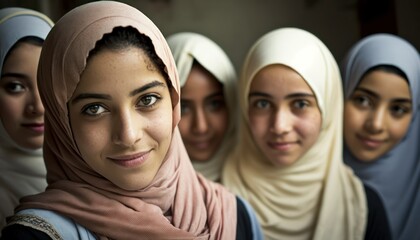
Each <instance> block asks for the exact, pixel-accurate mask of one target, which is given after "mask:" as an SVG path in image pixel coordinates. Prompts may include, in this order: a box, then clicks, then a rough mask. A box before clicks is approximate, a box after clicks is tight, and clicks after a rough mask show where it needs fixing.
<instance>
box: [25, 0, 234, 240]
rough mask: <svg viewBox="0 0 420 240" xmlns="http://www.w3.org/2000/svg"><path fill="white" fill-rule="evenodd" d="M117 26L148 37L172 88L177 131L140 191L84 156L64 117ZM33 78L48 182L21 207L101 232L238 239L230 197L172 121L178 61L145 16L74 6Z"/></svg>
mask: <svg viewBox="0 0 420 240" xmlns="http://www.w3.org/2000/svg"><path fill="white" fill-rule="evenodd" d="M117 26H123V27H124V26H131V27H134V28H136V29H137V30H138V31H139V32H140V33H142V34H145V35H146V36H148V37H149V38H150V39H151V40H152V43H153V45H154V49H155V51H156V53H157V55H158V56H159V57H160V58H161V59H162V61H163V62H164V64H165V66H166V68H167V72H168V75H169V78H170V81H171V84H172V86H170V88H173V89H172V90H173V91H171V94H172V96H171V97H172V101H173V102H172V104H173V113H172V114H173V129H174V130H173V138H172V142H171V145H170V148H169V150H168V153H167V155H166V157H165V159H164V161H163V163H162V166H161V168H160V169H159V171H158V173H157V174H156V176H155V178H154V179H153V181H152V182H151V183H150V185H149V186H147V187H145V188H144V189H139V190H137V191H126V190H123V189H121V188H118V187H117V186H116V185H114V184H112V183H111V182H110V181H108V180H107V179H106V178H104V177H103V176H101V175H99V174H98V173H97V172H95V170H94V169H92V168H90V167H89V166H88V165H87V164H86V163H85V161H84V160H83V159H82V158H81V155H80V153H79V152H78V150H77V147H76V143H75V142H74V138H73V136H72V131H71V128H70V123H69V118H68V109H67V102H68V101H69V99H70V98H71V97H72V94H73V92H74V90H75V88H76V86H77V84H78V82H79V81H80V75H81V73H82V71H83V70H84V68H85V66H86V59H87V57H88V54H89V51H90V50H91V49H93V48H94V47H95V43H96V42H97V41H98V40H100V39H101V38H102V37H103V35H104V34H105V33H110V32H111V31H112V30H113V28H114V27H117ZM38 79H39V80H40V81H39V85H40V86H39V87H40V91H41V96H42V100H43V102H44V105H45V110H46V111H45V112H46V116H45V117H46V119H45V124H46V129H47V131H46V132H45V145H44V154H45V155H44V158H45V161H46V166H47V171H48V188H47V190H46V191H45V192H44V193H41V194H38V195H35V196H31V197H27V198H25V199H23V200H22V204H21V205H20V207H19V208H18V210H21V209H26V208H41V209H47V210H53V211H56V212H58V213H60V214H62V215H64V216H67V217H70V218H72V219H73V220H75V221H76V222H77V223H79V224H81V225H82V226H84V227H86V228H87V229H89V230H90V231H92V232H94V233H96V234H97V235H99V236H101V238H110V239H139V238H142V239H233V238H235V233H236V200H235V197H234V195H233V194H231V193H229V192H227V191H226V190H225V189H224V188H222V187H221V186H220V185H218V184H214V183H211V182H208V181H206V180H205V179H204V178H203V177H201V176H197V175H196V174H195V172H194V169H193V167H192V165H191V163H190V160H189V158H188V155H187V153H186V150H185V147H184V145H183V143H182V140H181V137H180V134H179V131H178V128H177V126H176V125H177V124H178V121H179V119H180V107H179V81H178V76H177V72H176V67H175V63H174V60H173V58H172V55H171V51H170V49H169V47H168V45H167V43H166V41H165V38H164V37H163V35H162V34H161V32H160V31H159V29H158V28H157V27H156V26H155V25H154V24H153V22H152V21H151V20H149V19H148V18H147V17H146V16H145V15H143V14H142V13H141V12H140V11H138V10H137V9H135V8H133V7H130V6H128V5H126V4H123V3H118V2H113V1H99V2H92V3H88V4H85V5H82V6H80V7H77V8H75V9H73V10H72V11H70V12H69V13H67V14H66V15H65V16H64V17H62V18H61V19H60V20H59V21H58V22H57V24H56V25H55V27H54V28H53V29H52V31H51V33H50V34H49V35H48V37H47V39H46V41H45V45H44V48H43V51H42V53H41V60H40V66H39V71H38ZM232 226H234V227H232Z"/></svg>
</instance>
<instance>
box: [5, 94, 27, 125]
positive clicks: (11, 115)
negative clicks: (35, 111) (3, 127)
mask: <svg viewBox="0 0 420 240" xmlns="http://www.w3.org/2000/svg"><path fill="white" fill-rule="evenodd" d="M0 106H1V107H0V118H1V119H2V121H6V119H9V120H10V121H11V122H14V121H15V119H17V118H18V116H19V115H21V114H23V112H24V108H25V100H24V99H23V98H22V97H20V98H17V97H10V96H0Z"/></svg>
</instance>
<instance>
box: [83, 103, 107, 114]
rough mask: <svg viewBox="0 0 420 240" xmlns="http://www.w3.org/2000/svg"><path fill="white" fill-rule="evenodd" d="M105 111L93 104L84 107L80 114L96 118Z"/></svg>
mask: <svg viewBox="0 0 420 240" xmlns="http://www.w3.org/2000/svg"><path fill="white" fill-rule="evenodd" d="M105 111H106V109H105V108H104V107H102V106H101V105H99V104H93V105H88V106H86V107H84V108H83V110H82V113H83V114H86V115H89V116H97V115H99V114H101V113H103V112H105Z"/></svg>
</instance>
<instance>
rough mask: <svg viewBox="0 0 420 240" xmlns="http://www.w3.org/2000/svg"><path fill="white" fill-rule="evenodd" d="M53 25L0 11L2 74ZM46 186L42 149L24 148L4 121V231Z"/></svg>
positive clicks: (24, 12) (0, 149)
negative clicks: (26, 42) (19, 46)
mask: <svg viewBox="0 0 420 240" xmlns="http://www.w3.org/2000/svg"><path fill="white" fill-rule="evenodd" d="M52 25H53V23H52V21H51V20H50V19H49V18H48V17H47V16H45V15H44V14H42V13H39V12H36V11H33V10H30V9H25V8H3V9H0V36H1V37H0V72H2V68H3V64H4V61H5V59H6V56H7V54H8V53H9V51H10V50H11V49H12V47H13V46H14V45H15V44H16V43H17V42H18V41H19V40H20V39H22V38H24V37H29V36H33V37H38V38H40V39H42V40H44V39H45V38H46V36H47V34H48V32H49V31H50V30H51V27H52ZM0 120H1V119H0ZM46 186H47V181H46V169H45V164H44V159H43V157H42V149H41V148H40V149H36V150H31V149H25V148H22V147H20V146H19V145H18V144H16V143H15V142H14V141H13V140H12V139H11V138H10V136H9V134H8V133H7V131H6V129H5V128H4V126H3V122H2V121H0V202H1V209H0V218H1V222H0V227H1V226H4V225H5V222H4V221H5V220H4V218H5V217H6V216H9V215H12V214H13V209H14V207H15V206H16V205H18V204H19V199H20V198H21V197H23V196H25V195H31V194H35V193H39V192H41V191H44V190H45V187H46Z"/></svg>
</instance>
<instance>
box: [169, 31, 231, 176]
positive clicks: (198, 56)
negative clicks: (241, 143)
mask: <svg viewBox="0 0 420 240" xmlns="http://www.w3.org/2000/svg"><path fill="white" fill-rule="evenodd" d="M168 44H169V47H170V48H171V50H172V53H173V55H174V59H175V62H176V65H177V68H178V73H179V80H180V83H181V87H182V86H184V85H185V83H186V81H187V78H188V76H189V75H190V72H191V68H192V65H193V62H194V60H195V61H197V62H198V63H200V65H201V66H203V67H204V68H205V69H206V70H207V71H209V72H210V73H211V74H212V75H213V76H214V77H215V78H216V79H217V80H218V81H219V82H220V83H221V84H223V92H224V97H225V100H226V103H227V107H228V111H229V125H228V129H227V131H226V133H225V135H224V138H223V142H222V144H221V145H220V148H219V150H218V151H217V152H216V153H215V154H214V155H213V156H212V157H211V159H209V160H208V161H206V162H197V161H192V164H193V166H194V169H195V170H196V171H198V172H200V173H202V174H203V175H204V176H205V177H206V178H208V179H210V180H213V181H219V180H220V176H221V173H222V167H223V165H224V162H225V160H226V157H227V155H228V153H229V151H230V150H231V149H232V147H233V144H235V142H236V141H235V137H236V133H235V132H236V127H237V115H238V111H237V107H236V106H237V98H236V80H237V77H236V72H235V68H234V67H233V65H232V63H231V61H230V60H229V58H228V56H227V55H226V53H225V52H224V51H223V49H222V48H220V47H219V46H218V45H217V44H216V43H215V42H213V41H212V40H210V39H209V38H207V37H205V36H203V35H200V34H197V33H190V32H183V33H177V34H174V35H171V36H169V37H168ZM181 94H182V93H181ZM192 160H193V159H192Z"/></svg>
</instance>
